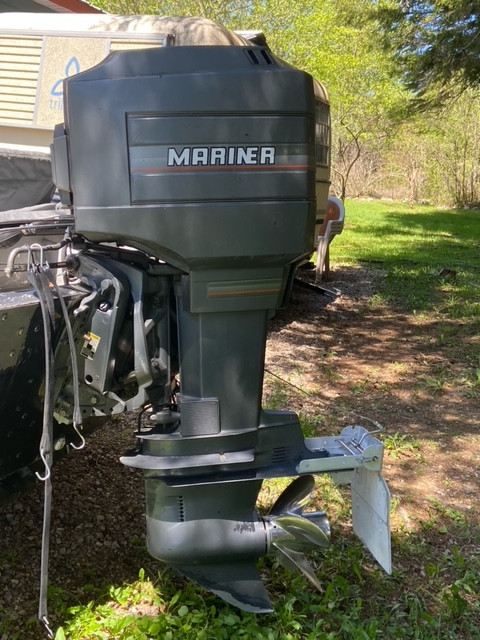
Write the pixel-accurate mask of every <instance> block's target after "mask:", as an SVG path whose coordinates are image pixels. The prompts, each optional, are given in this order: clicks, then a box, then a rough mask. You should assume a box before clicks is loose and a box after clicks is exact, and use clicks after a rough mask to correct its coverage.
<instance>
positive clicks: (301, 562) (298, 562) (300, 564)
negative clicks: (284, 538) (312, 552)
mask: <svg viewBox="0 0 480 640" xmlns="http://www.w3.org/2000/svg"><path fill="white" fill-rule="evenodd" d="M275 546H276V549H277V557H278V560H279V562H280V563H281V564H282V565H283V566H284V567H285V568H286V569H289V570H290V571H296V570H297V569H298V570H299V571H300V572H301V573H303V575H304V576H305V577H306V578H308V580H310V582H311V583H312V584H313V586H314V587H316V588H317V589H318V590H319V591H323V587H322V585H321V584H320V582H319V581H318V578H317V576H316V575H315V571H314V570H313V567H312V565H311V564H310V562H309V561H308V560H307V557H306V556H305V554H304V553H301V552H300V551H293V550H292V549H285V548H282V547H280V546H277V545H275Z"/></svg>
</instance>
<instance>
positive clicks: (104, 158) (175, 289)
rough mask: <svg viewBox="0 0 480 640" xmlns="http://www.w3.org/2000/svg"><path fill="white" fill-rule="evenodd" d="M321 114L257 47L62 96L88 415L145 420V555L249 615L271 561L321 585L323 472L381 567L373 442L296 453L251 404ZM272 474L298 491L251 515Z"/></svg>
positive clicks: (292, 74)
mask: <svg viewBox="0 0 480 640" xmlns="http://www.w3.org/2000/svg"><path fill="white" fill-rule="evenodd" d="M328 113H329V112H328V102H327V100H326V95H325V93H324V91H323V89H322V87H321V86H320V85H319V84H318V83H316V82H315V81H314V80H313V79H312V77H311V76H310V75H308V74H307V73H304V72H302V71H299V70H297V69H294V68H292V67H291V66H288V65H287V64H285V63H283V62H282V61H280V60H278V59H277V58H276V57H275V56H273V55H272V53H271V52H270V50H269V49H268V48H266V47H261V46H208V47H192V46H181V47H166V48H158V49H149V50H142V51H128V52H120V53H114V54H111V55H110V56H109V57H108V58H107V59H106V60H105V61H104V62H103V63H101V64H99V65H98V66H96V67H94V68H93V69H91V70H89V71H86V72H84V73H81V74H79V75H77V76H73V77H70V78H68V79H67V80H66V81H65V123H64V125H60V126H58V127H57V129H56V131H55V138H54V144H53V164H54V180H55V183H56V185H57V187H58V188H59V190H60V193H61V197H62V201H63V202H64V203H65V204H68V205H69V206H71V207H72V210H73V214H74V221H75V233H76V234H77V236H78V237H77V240H76V243H77V249H78V251H77V253H76V255H72V256H71V258H70V261H69V263H68V267H69V269H70V275H71V276H72V277H75V278H77V279H78V280H79V281H80V282H82V283H83V286H89V287H90V291H91V293H90V294H89V295H88V296H86V297H84V299H83V301H82V303H81V304H80V305H79V307H78V309H77V310H76V312H75V314H76V323H77V329H76V337H77V345H78V352H79V359H80V382H81V384H82V387H83V388H85V389H88V391H89V394H88V393H86V394H84V396H83V397H84V398H85V400H84V411H86V409H85V407H86V406H87V405H88V397H90V396H91V397H92V398H94V399H95V398H96V399H95V403H97V400H98V398H99V397H101V398H103V399H104V400H103V402H104V403H105V402H107V400H108V402H109V403H110V406H111V412H119V411H124V410H130V409H141V408H143V407H149V412H148V414H147V415H148V425H147V427H144V428H142V429H141V430H140V431H139V432H138V433H137V442H138V446H137V447H136V449H135V450H134V451H132V452H129V453H128V454H126V455H125V456H124V457H123V458H122V462H123V463H124V464H125V465H128V466H130V467H134V468H137V469H141V470H142V471H143V474H144V477H145V487H146V509H147V542H148V549H149V551H150V553H151V554H152V555H153V556H155V557H156V558H159V559H160V560H162V561H163V562H165V563H167V564H168V565H169V566H171V567H173V568H175V569H177V570H178V571H180V572H181V573H182V574H184V575H186V576H188V577H190V578H191V579H193V580H194V581H196V582H198V583H200V584H202V585H204V586H205V587H206V588H208V589H210V590H211V591H213V592H215V593H216V594H218V595H219V596H221V597H222V598H224V599H225V600H226V601H228V602H230V603H232V604H234V605H236V606H238V607H240V608H242V609H245V610H247V611H253V612H267V611H271V609H272V607H271V603H270V601H269V598H268V595H267V592H266V590H265V587H264V586H263V584H262V581H261V579H260V576H259V574H258V571H257V569H256V562H257V560H258V558H260V557H261V556H263V555H264V554H266V553H268V552H269V551H275V552H276V553H277V554H278V556H279V558H280V559H281V560H282V561H283V562H284V563H285V564H286V565H287V566H289V567H297V568H298V569H300V570H301V571H302V572H303V573H304V574H305V575H306V576H307V577H308V578H309V579H310V580H311V581H312V582H313V583H314V584H317V585H318V581H317V578H316V576H315V573H314V571H313V568H312V567H311V565H310V563H309V562H308V560H307V558H306V556H305V552H306V551H308V550H309V549H311V548H315V547H320V548H325V547H327V546H328V544H329V538H330V532H329V525H328V521H327V518H326V516H325V514H324V513H323V512H319V513H317V512H314V513H308V512H305V510H304V505H305V501H306V499H307V497H308V495H309V494H310V492H311V491H312V489H313V485H314V479H313V475H314V474H317V473H331V474H333V475H335V474H336V473H339V474H340V475H341V478H342V481H343V482H347V483H351V484H352V490H353V494H354V498H355V499H354V527H355V529H356V531H357V533H358V535H359V536H360V537H361V538H362V540H364V542H365V543H366V544H367V545H368V546H369V548H370V549H371V551H372V552H373V554H374V555H375V556H376V557H377V559H378V560H379V561H380V562H381V564H382V565H383V566H384V567H385V569H386V570H387V571H390V568H391V565H390V534H389V524H388V503H389V496H388V489H387V488H386V485H385V483H384V481H383V479H382V477H381V475H380V470H381V464H382V452H383V449H382V445H381V443H380V442H379V441H378V440H377V439H376V438H375V437H374V436H372V435H371V434H370V433H368V432H367V431H366V430H365V429H363V428H362V427H357V426H355V427H347V428H346V429H344V431H343V432H342V434H341V435H340V436H338V437H331V438H313V439H307V440H305V438H304V436H303V434H302V430H301V427H300V424H299V420H298V418H297V416H296V415H295V414H294V413H291V412H282V411H265V410H263V409H262V406H261V398H262V383H263V371H264V353H265V343H266V334H267V321H268V319H269V318H270V317H271V316H272V314H273V313H274V312H275V310H276V309H278V308H279V307H281V306H282V305H284V304H286V301H287V298H288V294H289V290H290V286H291V283H292V278H293V275H294V272H295V269H296V268H297V266H298V265H300V264H301V263H303V262H305V261H306V260H307V259H308V258H309V256H310V255H311V253H312V252H313V250H314V247H315V240H316V225H317V224H318V221H319V219H320V220H321V217H322V215H323V211H324V210H325V205H326V199H327V189H328V179H326V178H325V173H326V172H327V171H328V164H329V157H328V153H329V120H328V117H329V116H328ZM317 207H318V211H317ZM105 398H106V399H107V400H105ZM92 402H93V400H92ZM90 410H91V411H92V412H93V411H94V410H95V407H93V406H92V407H90ZM97 411H98V409H97ZM276 477H294V478H297V479H296V480H294V482H293V484H291V485H290V487H289V488H288V489H287V490H286V491H285V492H284V494H282V496H280V498H279V499H278V500H277V502H276V503H275V505H273V507H272V508H271V510H270V513H269V514H268V515H265V516H263V517H261V516H260V515H259V513H258V511H257V508H256V502H257V496H258V493H259V490H260V488H261V486H262V482H263V480H264V479H266V478H276Z"/></svg>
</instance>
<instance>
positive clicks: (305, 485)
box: [269, 476, 315, 516]
mask: <svg viewBox="0 0 480 640" xmlns="http://www.w3.org/2000/svg"><path fill="white" fill-rule="evenodd" d="M314 488H315V479H314V477H313V476H300V477H298V478H296V479H295V480H294V481H293V482H292V483H290V484H289V485H288V487H287V488H286V489H285V490H284V491H283V492H282V493H281V494H280V495H279V497H278V498H277V499H276V501H275V503H274V505H273V506H272V508H271V509H270V511H269V514H271V515H275V516H276V515H281V514H283V513H301V512H302V511H303V509H304V508H305V504H306V502H307V500H308V498H309V497H310V495H311V494H312V491H313V489H314Z"/></svg>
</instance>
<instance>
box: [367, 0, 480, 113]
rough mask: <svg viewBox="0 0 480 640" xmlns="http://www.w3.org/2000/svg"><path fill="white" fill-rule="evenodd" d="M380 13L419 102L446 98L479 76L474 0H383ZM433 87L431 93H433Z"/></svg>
mask: <svg viewBox="0 0 480 640" xmlns="http://www.w3.org/2000/svg"><path fill="white" fill-rule="evenodd" d="M378 12H379V13H378V15H379V17H380V19H381V23H382V24H383V27H384V30H385V31H386V38H385V40H386V42H387V43H388V45H389V47H390V48H393V49H394V50H395V54H396V57H397V60H398V62H399V64H400V66H401V68H402V70H403V71H404V73H405V77H406V81H407V83H408V84H409V85H410V87H411V88H412V89H413V90H414V91H415V93H416V94H417V96H419V98H420V100H421V101H423V103H424V104H425V101H426V102H427V104H428V102H432V101H434V102H438V101H444V100H445V99H447V98H449V97H451V96H452V95H455V94H458V92H459V90H461V89H463V88H465V87H467V86H477V85H478V83H479V78H480V42H479V39H478V35H479V33H480V15H479V13H478V4H477V3H476V2H472V0H429V1H428V2H403V1H402V0H381V1H380V2H379V3H378ZM432 90H433V91H432Z"/></svg>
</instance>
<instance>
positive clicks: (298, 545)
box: [264, 476, 330, 590]
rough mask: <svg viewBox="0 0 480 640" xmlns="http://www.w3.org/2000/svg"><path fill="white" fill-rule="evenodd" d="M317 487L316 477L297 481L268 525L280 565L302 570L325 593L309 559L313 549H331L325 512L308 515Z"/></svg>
mask: <svg viewBox="0 0 480 640" xmlns="http://www.w3.org/2000/svg"><path fill="white" fill-rule="evenodd" d="M314 487H315V480H314V478H313V476H300V477H299V478H296V480H294V481H293V482H292V483H291V484H290V485H289V486H288V487H287V488H286V489H285V490H284V491H283V492H282V493H281V494H280V496H279V497H278V498H277V500H276V501H275V503H274V505H273V506H272V508H271V509H270V511H269V513H268V515H267V516H265V518H264V521H265V525H266V530H267V536H268V541H269V548H270V549H273V550H274V551H275V553H276V555H277V557H278V559H279V561H280V563H281V564H282V565H283V566H284V567H286V568H287V569H290V570H298V571H300V572H301V573H303V575H304V576H305V577H306V578H308V580H310V582H311V583H312V584H313V585H314V586H315V587H316V588H317V589H319V590H321V589H322V586H321V584H320V582H319V581H318V578H317V576H316V574H315V571H314V569H313V567H312V565H311V564H310V562H309V561H308V559H307V557H306V555H305V554H306V552H308V551H311V550H312V549H316V548H320V549H327V548H328V547H329V545H330V524H329V522H328V519H327V516H326V514H325V513H324V512H323V511H316V512H307V513H305V512H304V509H305V506H306V503H307V502H308V499H309V497H310V495H311V494H312V491H313V489H314Z"/></svg>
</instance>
